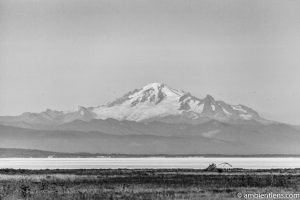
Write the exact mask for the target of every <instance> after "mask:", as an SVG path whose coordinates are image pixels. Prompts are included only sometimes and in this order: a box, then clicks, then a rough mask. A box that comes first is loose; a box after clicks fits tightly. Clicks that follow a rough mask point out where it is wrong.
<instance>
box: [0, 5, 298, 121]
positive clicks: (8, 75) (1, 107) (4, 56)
mask: <svg viewBox="0 0 300 200" xmlns="http://www.w3.org/2000/svg"><path fill="white" fill-rule="evenodd" d="M150 82H164V83H166V84H168V85H169V86H171V87H174V88H181V89H183V90H186V91H190V92H191V93H192V94H193V95H195V96H198V97H203V96H204V95H206V94H211V95H212V96H214V97H215V98H216V99H221V100H224V101H226V102H228V103H231V104H239V103H240V104H244V105H247V106H250V107H252V108H254V109H255V110H257V111H258V112H259V113H260V114H261V115H262V116H263V117H266V118H269V119H273V120H279V121H283V122H288V123H293V124H300V1H298V0H272V1H271V0H218V1H214V0H206V1H203V0H126V1H125V0H63V1H62V0H0V115H15V114H20V113H22V112H25V111H31V112H39V111H42V110H44V109H46V108H52V109H58V110H68V109H72V108H75V107H76V106H77V105H83V106H97V105H102V104H104V103H106V102H108V101H112V100H114V99H115V98H116V97H119V96H121V95H123V94H124V93H126V92H127V91H129V90H132V89H135V88H139V87H142V86H143V85H145V84H147V83H150Z"/></svg>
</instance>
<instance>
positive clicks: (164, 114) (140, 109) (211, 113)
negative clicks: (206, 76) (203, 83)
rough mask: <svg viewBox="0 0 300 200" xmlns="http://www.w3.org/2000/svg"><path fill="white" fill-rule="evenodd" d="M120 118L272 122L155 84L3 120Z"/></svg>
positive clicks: (239, 107) (47, 122) (40, 121)
mask: <svg viewBox="0 0 300 200" xmlns="http://www.w3.org/2000/svg"><path fill="white" fill-rule="evenodd" d="M92 119H103V120H104V119H116V120H119V121H123V120H128V121H136V122H147V121H162V122H168V123H178V122H185V123H193V124H196V123H203V122H206V121H209V120H212V119H214V120H218V121H221V122H228V123H237V122H243V121H255V122H259V123H271V121H268V120H265V119H263V118H261V117H260V116H259V114H258V113H257V112H256V111H254V110H253V109H251V108H249V107H247V106H244V105H229V104H227V103H225V102H224V101H216V100H215V99H214V98H213V97H212V96H210V95H207V96H206V97H205V98H203V99H200V98H197V97H195V96H193V95H191V94H190V93H188V92H184V91H182V90H177V89H173V88H170V87H168V86H167V85H166V84H162V83H151V84H148V85H146V86H144V87H143V88H140V89H136V90H133V91H131V92H129V93H127V94H125V95H124V96H123V97H121V98H119V99H117V100H115V101H113V102H111V103H108V104H106V105H103V106H98V107H82V106H79V107H78V109H76V110H74V111H55V110H50V109H47V110H46V111H44V112H41V113H29V112H26V113H23V114H22V115H19V116H15V117H11V116H10V117H0V121H2V123H5V122H6V123H7V124H15V125H16V124H17V123H19V125H20V126H21V125H22V123H23V126H24V127H25V126H26V124H29V125H30V124H31V125H34V124H36V125H58V124H63V123H67V122H71V121H73V120H83V121H90V120H92Z"/></svg>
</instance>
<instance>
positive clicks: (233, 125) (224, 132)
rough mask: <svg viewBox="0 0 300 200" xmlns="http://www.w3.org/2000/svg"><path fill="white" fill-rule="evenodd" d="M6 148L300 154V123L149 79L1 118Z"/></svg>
mask: <svg viewBox="0 0 300 200" xmlns="http://www.w3.org/2000/svg"><path fill="white" fill-rule="evenodd" d="M0 138H1V140H0V148H23V149H39V150H47V151H60V152H89V153H123V154H235V155H238V154H243V155H245V154H300V145H299V144H300V131H299V127H296V126H291V125H288V124H283V123H280V122H274V121H271V120H267V119H264V118H262V117H261V116H260V115H259V114H258V112H256V111H255V110H253V109H251V108H249V107H247V106H245V105H230V104H228V103H225V102H224V101H217V100H215V99H214V98H213V97H212V96H210V95H207V96H206V97H204V98H197V97H195V96H193V95H192V94H190V93H188V92H184V91H182V90H178V89H173V88H171V87H168V86H167V85H166V84H162V83H151V84H148V85H146V86H144V87H142V88H140V89H136V90H133V91H131V92H128V93H127V94H125V95H124V96H122V97H121V98H119V99H116V100H115V101H113V102H110V103H107V104H106V105H102V106H97V107H82V106H80V107H78V108H77V109H76V110H73V111H55V110H50V109H47V110H45V111H43V112H40V113H30V112H26V113H23V114H21V115H18V116H2V117H0Z"/></svg>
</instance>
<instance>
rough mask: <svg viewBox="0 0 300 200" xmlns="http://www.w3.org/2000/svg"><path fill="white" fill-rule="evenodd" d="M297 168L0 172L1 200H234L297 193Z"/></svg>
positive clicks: (299, 176)
mask: <svg viewBox="0 0 300 200" xmlns="http://www.w3.org/2000/svg"><path fill="white" fill-rule="evenodd" d="M299 189H300V169H286V170H242V169H230V170H224V171H223V172H222V173H220V172H208V171H204V170H193V169H190V170H189V169H160V170H155V169H141V170H136V169H135V170H130V169H116V170H110V169H106V170H105V169H95V170H91V169H89V170H80V169H77V170H12V169H1V170H0V199H1V200H2V199H41V200H48V199H58V200H59V199H68V200H69V199H70V200H76V199H109V200H111V199H128V200H132V199H133V200H134V199H161V200H168V199H197V200H198V199H204V200H205V199H212V200H213V199H220V200H223V199H238V198H237V194H238V193H243V194H245V193H269V192H273V193H289V194H290V193H297V192H298V191H299Z"/></svg>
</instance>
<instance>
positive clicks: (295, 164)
mask: <svg viewBox="0 0 300 200" xmlns="http://www.w3.org/2000/svg"><path fill="white" fill-rule="evenodd" d="M224 162H227V163H230V164H231V165H232V166H233V167H234V168H245V169H258V168H260V169H271V168H300V158H204V157H182V158H163V157H147V158H0V168H14V169H19V168H22V169H79V168H85V169H105V168H112V169H117V168H131V169H137V168H153V169H159V168H194V169H198V168H205V167H207V166H208V165H209V164H210V163H216V164H217V165H218V164H221V163H224Z"/></svg>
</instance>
